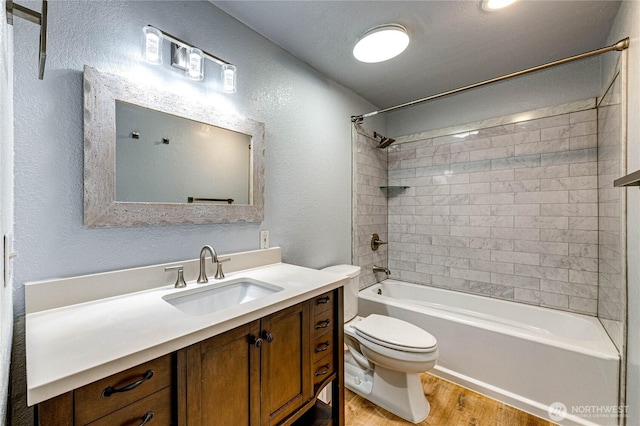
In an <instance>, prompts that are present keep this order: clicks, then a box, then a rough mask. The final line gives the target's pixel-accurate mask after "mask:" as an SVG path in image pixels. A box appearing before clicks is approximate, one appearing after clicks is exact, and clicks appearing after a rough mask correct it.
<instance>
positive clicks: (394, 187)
mask: <svg viewBox="0 0 640 426" xmlns="http://www.w3.org/2000/svg"><path fill="white" fill-rule="evenodd" d="M407 188H411V187H410V186H406V185H380V189H407Z"/></svg>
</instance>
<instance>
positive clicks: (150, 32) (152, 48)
mask: <svg viewBox="0 0 640 426" xmlns="http://www.w3.org/2000/svg"><path fill="white" fill-rule="evenodd" d="M142 33H143V34H144V38H143V43H142V57H143V58H144V60H145V61H146V62H148V63H150V64H155V65H158V64H161V63H162V38H163V37H162V32H161V31H160V30H158V29H157V28H153V27H150V26H146V27H144V28H143V29H142Z"/></svg>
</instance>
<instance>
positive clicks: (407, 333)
mask: <svg viewBox="0 0 640 426" xmlns="http://www.w3.org/2000/svg"><path fill="white" fill-rule="evenodd" d="M353 328H355V330H356V333H357V334H358V335H359V336H360V337H362V338H364V339H367V340H369V341H371V342H374V343H377V344H378V345H381V346H385V347H387V348H391V349H397V350H400V351H405V352H430V351H432V350H433V349H434V348H435V346H436V345H437V343H438V341H437V340H436V338H435V337H433V336H432V335H431V334H429V333H427V332H426V331H424V330H423V329H421V328H420V327H417V326H415V325H413V324H411V323H408V322H406V321H402V320H399V319H397V318H392V317H387V316H383V315H377V314H372V315H369V316H368V317H366V318H364V319H363V320H362V321H359V322H357V323H356V324H354V325H353Z"/></svg>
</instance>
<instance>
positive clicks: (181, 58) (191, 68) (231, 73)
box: [142, 25, 237, 93]
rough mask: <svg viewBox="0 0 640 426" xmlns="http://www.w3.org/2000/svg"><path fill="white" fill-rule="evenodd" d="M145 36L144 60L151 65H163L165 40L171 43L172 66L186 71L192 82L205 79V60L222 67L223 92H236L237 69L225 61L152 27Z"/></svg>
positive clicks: (149, 26)
mask: <svg viewBox="0 0 640 426" xmlns="http://www.w3.org/2000/svg"><path fill="white" fill-rule="evenodd" d="M142 33H143V34H144V38H143V43H142V58H143V59H144V60H145V61H146V62H148V63H150V64H162V43H163V40H165V39H166V40H169V41H170V42H171V65H172V66H173V67H175V68H178V69H181V70H183V71H185V75H186V76H187V77H188V78H190V79H192V80H202V79H203V78H204V60H205V59H208V60H210V61H211V62H215V63H216V64H218V65H221V66H222V90H223V91H224V92H227V93H235V92H236V73H237V72H236V67H235V66H234V65H232V64H230V63H229V62H227V61H225V60H224V59H221V58H218V57H217V56H213V55H212V54H211V53H208V52H205V51H204V50H201V49H198V48H197V47H195V46H193V45H191V44H189V43H187V42H185V41H183V40H180V39H179V38H177V37H175V36H172V35H171V34H169V33H167V32H165V31H162V30H160V29H158V28H156V27H153V26H151V25H147V26H146V27H144V28H143V29H142Z"/></svg>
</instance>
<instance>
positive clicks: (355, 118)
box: [351, 37, 629, 123]
mask: <svg viewBox="0 0 640 426" xmlns="http://www.w3.org/2000/svg"><path fill="white" fill-rule="evenodd" d="M628 47H629V37H627V38H624V39H622V40H620V41H619V42H617V43H615V44H612V45H611V46H607V47H603V48H601V49H597V50H592V51H590V52H586V53H581V54H579V55H575V56H570V57H568V58H564V59H560V60H557V61H553V62H548V63H546V64H543V65H538V66H537V67H533V68H527V69H525V70H522V71H517V72H514V73H511V74H506V75H502V76H500V77H495V78H492V79H490V80H485V81H481V82H479V83H474V84H470V85H468V86H464V87H459V88H457V89H453V90H448V91H446V92H442V93H438V94H437V95H431V96H427V97H426V98H422V99H416V100H415V101H411V102H406V103H404V104H400V105H396V106H392V107H388V108H384V109H381V110H378V111H373V112H370V113H367V114H362V115H352V116H351V122H352V123H358V122H361V121H362V120H363V119H365V118H368V117H372V116H374V115H377V114H382V113H385V112H391V111H395V110H397V109H401V108H406V107H410V106H413V105H417V104H421V103H423V102H427V101H432V100H434V99H438V98H442V97H445V96H449V95H453V94H456V93H460V92H464V91H465V90H469V89H475V88H477V87H482V86H486V85H488V84H491V83H497V82H498V81H503V80H508V79H510V78H514V77H520V76H521V75H525V74H529V73H532V72H535V71H541V70H543V69H546V68H551V67H555V66H556V65H563V64H566V63H569V62H573V61H579V60H580V59H586V58H590V57H591V56H596V55H600V54H602V53H606V52H611V51H612V50H617V51H622V50H625V49H627V48H628Z"/></svg>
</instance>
